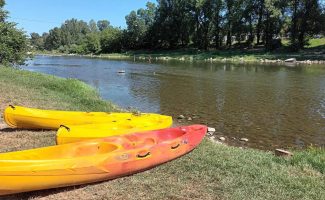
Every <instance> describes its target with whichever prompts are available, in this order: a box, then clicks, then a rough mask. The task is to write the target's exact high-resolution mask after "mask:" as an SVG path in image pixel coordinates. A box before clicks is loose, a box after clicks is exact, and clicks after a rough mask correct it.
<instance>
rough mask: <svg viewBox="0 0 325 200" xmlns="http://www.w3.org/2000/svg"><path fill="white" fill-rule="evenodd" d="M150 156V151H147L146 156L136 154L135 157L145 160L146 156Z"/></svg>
mask: <svg viewBox="0 0 325 200" xmlns="http://www.w3.org/2000/svg"><path fill="white" fill-rule="evenodd" d="M149 155H150V151H148V152H147V153H146V154H144V155H141V154H138V155H137V157H138V158H145V157H147V156H149Z"/></svg>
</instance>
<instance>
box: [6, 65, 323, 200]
mask: <svg viewBox="0 0 325 200" xmlns="http://www.w3.org/2000/svg"><path fill="white" fill-rule="evenodd" d="M0 92H1V97H0V100H1V101H0V103H1V104H0V105H1V106H0V111H1V113H3V109H4V108H5V106H6V105H8V104H10V103H11V104H18V105H24V106H31V107H38V108H44V109H45V108H46V109H67V110H84V111H90V110H93V111H99V110H101V111H112V110H118V108H117V107H116V106H114V105H113V104H111V103H109V102H107V101H103V100H101V99H100V98H99V95H98V94H97V92H96V91H95V90H94V89H92V88H91V87H90V86H88V85H86V84H84V83H82V82H80V81H77V80H74V79H62V78H57V77H54V76H48V75H43V74H38V73H33V72H27V71H21V70H16V69H12V68H5V67H0ZM1 123H3V122H1ZM1 126H2V127H1V130H0V138H1V140H0V150H1V151H2V152H6V151H16V150H22V149H28V148H35V147H40V146H48V145H54V144H55V140H54V137H55V132H54V131H44V132H43V131H36V132H35V131H27V130H23V131H20V130H13V131H12V130H8V129H6V128H4V127H3V125H1ZM324 159H325V151H324V149H321V148H309V149H307V150H304V151H295V152H294V155H293V156H292V157H291V158H282V157H275V156H274V155H273V153H272V152H266V151H260V150H256V149H250V148H248V149H240V148H237V147H230V146H227V145H224V144H218V143H215V142H212V141H210V140H208V139H205V140H204V142H203V143H202V144H201V145H200V146H199V147H198V148H197V149H195V150H194V151H193V152H191V153H189V154H187V155H185V156H183V157H181V158H180V159H177V160H174V161H172V162H169V163H166V164H164V165H161V166H158V167H156V168H153V169H151V170H148V171H145V172H143V173H138V174H135V175H132V176H129V177H124V178H119V179H115V180H112V181H106V182H102V183H96V184H89V185H83V186H76V187H69V188H61V189H52V190H46V191H37V192H30V193H25V194H18V195H12V196H9V197H5V199H21V198H27V199H66V198H69V199H324V198H325V192H324V191H325V186H324V180H325V175H324V173H325V171H324V169H325V161H324ZM126 191H127V192H126ZM0 199H1V198H0Z"/></svg>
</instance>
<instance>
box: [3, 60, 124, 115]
mask: <svg viewBox="0 0 325 200" xmlns="http://www.w3.org/2000/svg"><path fill="white" fill-rule="evenodd" d="M0 88H1V89H0V92H1V94H6V93H10V94H11V96H13V97H14V98H8V99H7V100H4V101H7V102H8V103H9V102H10V103H12V104H21V105H32V106H37V107H40V108H56V109H70V110H85V111H99V110H101V111H113V110H117V109H118V108H117V107H116V106H114V105H113V104H111V103H110V102H107V101H103V100H102V99H101V98H100V96H99V94H98V92H97V91H96V90H94V89H93V88H92V87H90V86H89V85H87V84H85V83H83V82H81V81H78V80H76V79H63V78H58V77H55V76H50V75H43V74H40V73H33V72H28V71H24V70H17V69H13V68H10V67H3V66H0Z"/></svg>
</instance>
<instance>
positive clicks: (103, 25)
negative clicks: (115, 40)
mask: <svg viewBox="0 0 325 200" xmlns="http://www.w3.org/2000/svg"><path fill="white" fill-rule="evenodd" d="M97 27H98V29H99V31H103V30H105V29H107V28H109V27H110V23H109V21H108V20H99V21H98V22H97Z"/></svg>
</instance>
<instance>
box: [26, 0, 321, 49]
mask: <svg viewBox="0 0 325 200" xmlns="http://www.w3.org/2000/svg"><path fill="white" fill-rule="evenodd" d="M324 7H325V5H324V3H322V1H320V0H293V1H287V0H158V1H157V5H156V4H154V3H152V2H148V3H147V4H146V8H140V9H138V10H134V11H131V12H130V13H129V14H128V15H127V16H126V17H125V20H126V24H127V28H126V29H124V30H121V29H120V28H116V27H113V26H111V25H110V22H109V21H107V20H100V21H98V22H97V23H96V22H95V21H94V20H91V21H90V22H89V23H86V22H83V21H82V20H76V19H70V20H67V21H66V22H65V23H64V24H62V26H61V27H60V28H59V27H55V28H53V29H52V30H50V31H49V34H48V35H44V36H42V37H43V41H44V47H42V46H41V44H42V42H41V39H39V37H33V38H32V39H31V41H32V44H33V46H35V47H37V48H38V49H42V48H45V49H47V50H60V51H67V52H70V53H71V52H81V53H110V52H120V51H123V50H139V49H177V48H188V47H194V48H198V49H203V50H208V49H210V48H213V47H214V48H215V49H225V48H227V49H233V48H236V49H242V48H252V47H254V45H263V46H264V47H265V50H267V51H272V50H274V49H277V48H279V47H281V46H282V42H281V40H282V39H285V40H287V39H288V38H290V41H291V43H290V44H291V47H292V49H293V50H299V49H302V48H304V47H305V46H306V45H308V41H309V40H310V39H311V38H312V37H314V36H319V34H324V32H325V31H324V29H325V28H324V26H323V24H324V22H325V11H324V10H325V9H324ZM90 33H91V34H90ZM98 41H99V43H98ZM71 47H73V48H71ZM75 47H78V51H76V48H75Z"/></svg>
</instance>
